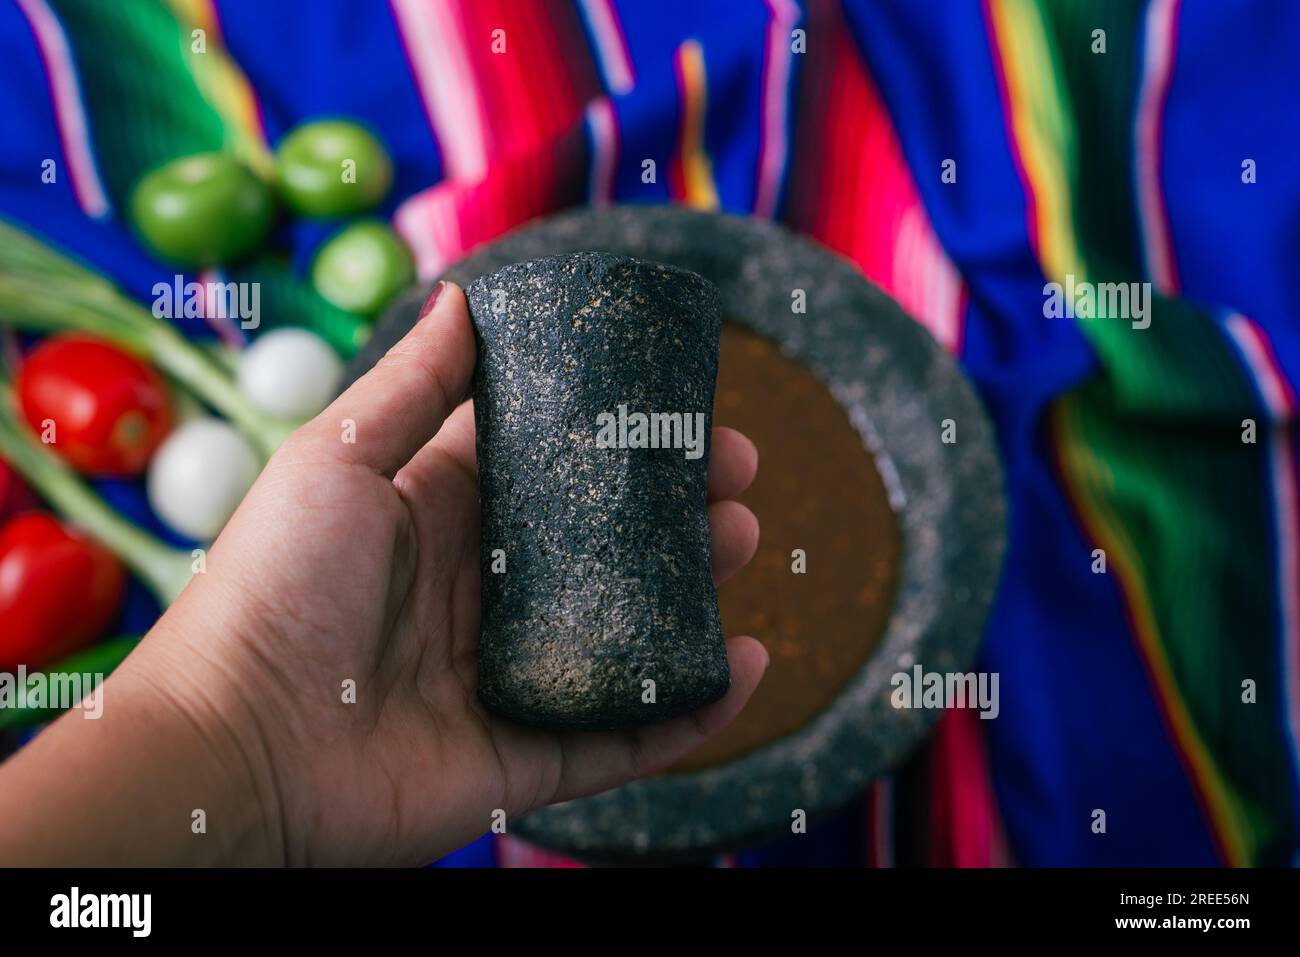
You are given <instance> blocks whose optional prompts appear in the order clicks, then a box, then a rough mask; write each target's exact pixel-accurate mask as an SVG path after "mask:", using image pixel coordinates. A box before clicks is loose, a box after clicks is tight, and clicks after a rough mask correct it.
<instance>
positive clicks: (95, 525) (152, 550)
mask: <svg viewBox="0 0 1300 957" xmlns="http://www.w3.org/2000/svg"><path fill="white" fill-rule="evenodd" d="M0 458H4V460H5V461H7V462H8V463H9V464H10V465H11V466H13V467H14V468H15V469H17V470H18V472H19V473H20V474H21V475H22V476H23V477H24V478H25V479H26V480H27V482H28V484H29V485H31V486H32V488H34V489H35V490H36V491H37V492H38V493H39V494H40V495H41V497H42V498H44V499H45V501H47V502H48V503H49V504H50V505H51V506H53V507H54V509H55V511H57V512H58V513H59V514H61V515H62V516H63V517H64V518H65V519H67V520H68V521H69V522H71V523H73V524H74V525H76V526H78V527H79V528H82V529H84V530H85V531H86V533H87V534H89V535H90V537H91V538H93V539H95V540H96V541H97V542H99V543H100V544H101V545H103V546H104V547H105V548H107V549H108V550H109V551H111V552H114V553H115V554H116V555H117V556H118V557H119V558H121V559H122V561H123V562H125V563H126V565H127V567H128V568H130V569H131V571H133V572H134V573H135V574H136V576H137V577H139V578H140V580H141V581H143V582H144V583H145V585H146V586H147V587H148V588H149V590H150V591H151V592H153V594H154V596H155V597H156V598H157V599H158V602H159V603H160V604H161V605H162V606H163V607H164V608H165V607H167V606H168V605H170V604H171V603H172V602H173V601H175V599H176V596H178V595H179V594H180V593H181V589H183V588H184V587H185V584H186V583H187V582H188V581H189V580H190V575H191V574H192V573H193V562H192V559H191V557H190V554H189V553H188V552H183V551H181V550H180V549H178V548H173V547H172V546H170V545H168V544H166V543H165V542H163V541H161V540H160V539H158V538H157V537H155V536H154V535H152V534H150V533H149V532H147V531H145V530H144V529H142V528H140V527H139V526H137V525H136V524H135V523H133V522H131V521H129V520H128V519H126V518H124V517H123V516H122V515H121V514H120V513H119V512H117V511H116V510H115V509H113V508H112V507H110V506H109V505H108V504H107V503H105V502H104V500H103V499H102V498H100V497H99V495H97V494H96V493H95V491H94V490H93V489H92V488H91V487H90V486H89V485H87V484H86V483H85V482H84V481H83V480H82V479H81V477H80V476H79V475H77V473H76V472H75V471H73V469H72V467H71V466H69V465H68V464H67V463H66V462H64V461H63V460H62V459H61V458H59V457H58V456H57V455H55V454H54V453H53V452H52V451H51V450H50V449H49V448H48V447H46V446H45V445H43V444H42V443H41V442H40V441H38V440H37V439H36V438H35V437H34V436H33V435H31V434H30V432H28V431H27V430H26V428H25V427H24V424H23V423H21V422H19V420H18V418H17V416H16V415H15V414H14V410H13V402H12V396H11V393H10V390H9V388H8V383H7V382H6V381H5V380H4V378H3V377H2V376H0Z"/></svg>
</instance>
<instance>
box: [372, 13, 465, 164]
mask: <svg viewBox="0 0 1300 957" xmlns="http://www.w3.org/2000/svg"><path fill="white" fill-rule="evenodd" d="M390 3H391V5H392V10H393V15H394V18H395V20H396V22H397V29H398V32H399V33H400V34H401V36H402V43H403V46H404V47H405V49H406V56H407V59H408V60H409V62H410V64H411V70H412V72H413V73H414V74H415V80H416V85H417V86H418V87H419V90H420V97H421V99H422V100H423V102H424V109H425V113H426V114H427V115H428V117H429V124H430V126H431V127H432V128H433V134H434V137H435V138H436V139H437V141H438V144H439V146H440V147H441V149H442V156H443V164H444V167H445V170H446V176H447V178H448V179H462V180H478V179H482V178H483V176H484V175H485V174H486V173H487V168H488V133H487V125H486V119H485V117H484V115H483V104H482V100H481V99H480V97H479V91H478V85H477V82H476V80H475V77H474V71H473V68H472V67H471V66H470V62H469V58H468V56H467V55H466V52H465V47H466V44H467V43H468V38H467V37H466V36H465V29H464V24H463V23H462V22H461V18H460V14H459V13H458V11H457V9H456V7H455V5H454V4H451V3H449V2H448V0H390Z"/></svg>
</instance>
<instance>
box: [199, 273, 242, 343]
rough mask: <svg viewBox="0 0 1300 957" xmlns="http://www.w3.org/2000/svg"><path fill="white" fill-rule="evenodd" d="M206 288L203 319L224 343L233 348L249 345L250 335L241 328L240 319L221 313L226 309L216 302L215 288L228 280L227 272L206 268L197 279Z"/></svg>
mask: <svg viewBox="0 0 1300 957" xmlns="http://www.w3.org/2000/svg"><path fill="white" fill-rule="evenodd" d="M195 281H196V282H198V283H199V284H200V285H202V287H203V289H204V297H203V321H204V322H205V323H206V324H207V326H208V328H209V329H211V330H212V331H213V332H215V333H216V334H217V337H218V338H220V339H221V341H222V343H223V344H225V345H227V346H229V347H230V348H232V349H242V348H244V347H245V346H246V345H248V336H247V335H246V334H245V332H244V330H243V329H242V328H240V324H239V319H238V318H236V317H235V316H231V315H225V316H223V315H220V313H221V312H224V311H226V310H224V309H221V308H218V304H217V303H216V302H215V290H216V287H217V286H218V285H223V284H224V283H225V282H226V277H225V274H224V273H222V271H221V270H219V269H205V270H203V271H202V272H200V273H199V275H198V277H197V278H196V280H195Z"/></svg>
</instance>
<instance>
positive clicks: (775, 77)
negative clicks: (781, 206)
mask: <svg viewBox="0 0 1300 957" xmlns="http://www.w3.org/2000/svg"><path fill="white" fill-rule="evenodd" d="M767 7H768V10H769V11H771V14H772V16H771V19H770V20H769V21H768V25H767V46H766V47H765V49H764V51H763V81H762V82H763V125H762V128H761V130H760V136H759V145H758V188H757V190H756V191H755V196H754V215H755V216H764V217H768V218H771V217H772V216H775V215H776V203H777V198H778V197H779V196H780V194H781V177H782V176H783V174H784V173H785V166H786V159H787V157H788V156H789V152H790V143H789V134H788V132H787V123H788V118H789V113H790V58H791V57H792V56H793V55H794V54H793V53H792V51H791V50H790V28H791V27H793V26H794V24H795V23H797V22H798V21H799V7H798V5H797V4H795V3H793V2H792V0H767Z"/></svg>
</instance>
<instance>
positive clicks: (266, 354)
mask: <svg viewBox="0 0 1300 957" xmlns="http://www.w3.org/2000/svg"><path fill="white" fill-rule="evenodd" d="M342 378H343V362H342V361H341V360H340V359H339V357H338V354H337V353H336V352H335V351H334V350H333V349H332V348H330V345H329V343H327V342H326V341H325V340H324V339H322V338H321V337H320V336H318V335H316V334H315V333H314V332H308V331H307V330H306V329H292V328H286V329H273V330H271V331H270V332H267V333H264V334H263V335H261V336H258V337H257V338H256V339H254V340H253V343H252V344H251V345H250V346H249V347H248V348H247V349H245V350H244V353H243V355H242V357H241V358H240V361H239V375H238V381H239V390H240V391H241V392H243V393H244V395H246V396H247V397H248V400H249V401H250V402H252V403H253V405H255V406H257V407H258V408H259V409H261V410H262V411H263V412H266V413H268V414H269V415H274V416H278V417H279V418H282V419H291V420H294V421H297V420H301V419H309V418H311V417H312V416H313V415H315V414H316V413H317V412H320V411H321V410H322V409H323V408H325V406H327V405H329V404H330V400H332V399H333V398H334V393H335V392H336V391H337V390H338V385H339V382H340V381H341V380H342Z"/></svg>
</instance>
